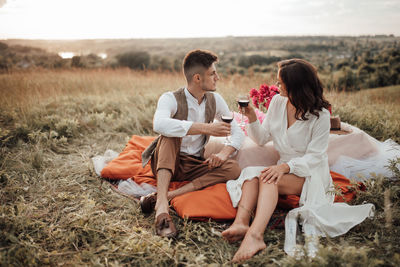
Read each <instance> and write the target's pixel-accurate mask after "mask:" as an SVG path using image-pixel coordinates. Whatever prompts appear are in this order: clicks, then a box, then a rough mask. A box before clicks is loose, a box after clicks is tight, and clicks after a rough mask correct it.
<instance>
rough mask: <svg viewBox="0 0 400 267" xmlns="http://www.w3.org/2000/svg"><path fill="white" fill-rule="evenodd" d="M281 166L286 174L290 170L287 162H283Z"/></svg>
mask: <svg viewBox="0 0 400 267" xmlns="http://www.w3.org/2000/svg"><path fill="white" fill-rule="evenodd" d="M281 168H282V170H283V173H285V174H286V173H289V172H290V167H289V165H288V164H287V163H282V164H281Z"/></svg>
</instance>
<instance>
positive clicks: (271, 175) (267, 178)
mask: <svg viewBox="0 0 400 267" xmlns="http://www.w3.org/2000/svg"><path fill="white" fill-rule="evenodd" d="M289 171H290V168H289V165H287V164H286V163H282V164H281V165H273V166H270V167H267V168H265V169H264V170H262V171H261V174H260V179H261V180H262V181H263V182H264V183H266V182H268V183H269V184H270V183H275V184H278V183H279V180H280V179H281V178H282V176H283V175H284V174H286V173H289Z"/></svg>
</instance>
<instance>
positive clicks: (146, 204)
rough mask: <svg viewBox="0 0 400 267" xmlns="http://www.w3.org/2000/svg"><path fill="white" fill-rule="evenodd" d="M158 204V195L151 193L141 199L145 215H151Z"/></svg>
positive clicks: (141, 206)
mask: <svg viewBox="0 0 400 267" xmlns="http://www.w3.org/2000/svg"><path fill="white" fill-rule="evenodd" d="M156 202H157V193H150V194H148V195H147V196H142V197H141V198H140V208H141V209H142V212H143V213H151V212H152V211H153V210H154V208H155V206H156Z"/></svg>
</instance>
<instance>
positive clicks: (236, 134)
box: [214, 93, 244, 150]
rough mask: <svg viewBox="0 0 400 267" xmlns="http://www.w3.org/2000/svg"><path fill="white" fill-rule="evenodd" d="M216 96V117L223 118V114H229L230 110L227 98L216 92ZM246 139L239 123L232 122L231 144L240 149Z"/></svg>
mask: <svg viewBox="0 0 400 267" xmlns="http://www.w3.org/2000/svg"><path fill="white" fill-rule="evenodd" d="M214 96H215V105H216V112H215V119H217V120H221V116H223V115H227V116H229V113H230V110H229V107H228V105H227V104H226V102H225V100H224V99H223V98H222V96H221V95H220V94H218V93H214ZM243 140H244V133H243V131H242V129H240V127H239V125H238V124H237V123H236V121H235V120H233V121H232V122H231V144H230V146H232V147H234V148H235V149H236V150H239V149H240V147H241V146H242V143H243Z"/></svg>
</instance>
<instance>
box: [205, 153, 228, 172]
mask: <svg viewBox="0 0 400 267" xmlns="http://www.w3.org/2000/svg"><path fill="white" fill-rule="evenodd" d="M227 159H228V156H226V155H224V154H222V153H221V152H220V153H217V154H211V155H210V156H209V157H208V158H207V159H206V160H205V161H204V163H208V168H209V169H214V168H217V167H219V166H221V165H222V164H223V163H224V162H225V161H226V160H227Z"/></svg>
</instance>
